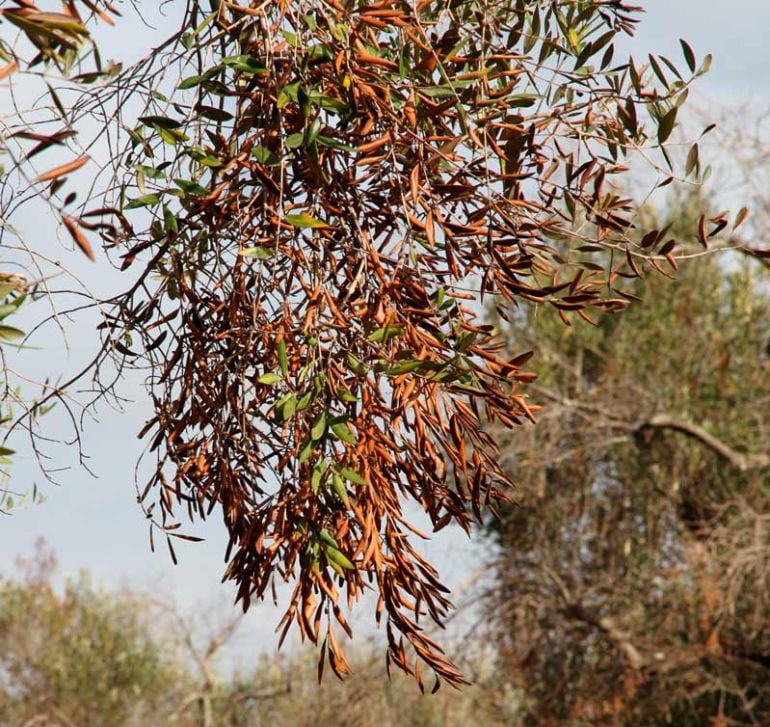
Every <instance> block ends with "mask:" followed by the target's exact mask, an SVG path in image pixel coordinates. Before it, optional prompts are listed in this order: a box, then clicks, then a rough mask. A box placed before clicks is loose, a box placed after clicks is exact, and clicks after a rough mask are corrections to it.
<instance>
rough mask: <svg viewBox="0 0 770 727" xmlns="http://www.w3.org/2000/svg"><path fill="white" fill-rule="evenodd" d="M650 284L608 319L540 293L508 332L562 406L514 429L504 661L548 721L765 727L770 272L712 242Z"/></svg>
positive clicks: (546, 400)
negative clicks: (569, 310) (539, 301)
mask: <svg viewBox="0 0 770 727" xmlns="http://www.w3.org/2000/svg"><path fill="white" fill-rule="evenodd" d="M699 212H700V209H699V208H698V206H697V200H693V199H688V198H685V199H675V200H674V201H673V203H672V205H671V213H670V214H671V215H672V219H674V220H676V225H675V226H678V225H681V224H683V220H686V219H695V218H697V216H698V213H699ZM635 292H636V294H638V295H639V296H640V298H641V299H642V301H641V302H639V303H637V304H634V305H633V306H632V307H631V309H630V310H628V311H627V312H626V313H625V314H624V315H623V316H604V315H602V316H599V317H598V318H597V321H596V323H597V325H596V326H595V327H592V326H589V325H587V324H585V323H584V322H582V321H579V322H576V323H575V324H574V325H572V326H571V327H565V326H563V325H562V323H561V322H560V321H558V320H554V318H553V317H552V316H548V315H547V314H546V311H538V310H532V309H530V310H522V311H521V312H520V313H519V314H518V315H517V316H515V317H514V318H513V319H512V322H511V324H510V325H509V326H508V327H507V328H506V334H507V335H508V336H509V338H510V340H511V341H512V342H515V343H514V344H513V345H514V346H515V348H516V350H519V349H520V347H521V346H522V345H523V344H524V343H525V342H526V343H527V344H528V345H530V346H532V347H533V349H534V350H535V352H536V354H537V355H536V357H535V358H534V359H533V360H534V361H535V362H536V364H535V366H534V368H536V370H537V372H538V373H539V375H540V376H539V379H538V381H537V384H536V385H533V387H532V388H533V391H534V392H535V394H536V395H537V399H538V401H539V403H541V404H542V407H543V408H542V409H541V411H540V412H539V414H538V423H537V426H534V427H530V428H528V430H526V431H524V430H519V431H517V432H516V433H514V434H513V435H511V436H510V437H509V438H507V439H506V440H505V444H504V445H502V446H503V451H504V452H505V455H504V456H505V458H506V465H507V467H509V468H510V469H511V471H512V472H515V476H516V478H517V482H518V483H519V485H518V489H517V498H516V499H517V501H518V505H517V506H515V507H513V508H511V509H509V510H507V511H506V515H505V516H504V518H503V520H502V521H501V522H500V523H496V522H495V523H491V524H490V530H491V531H492V532H494V534H495V537H496V540H497V542H498V544H499V546H500V549H499V561H498V563H497V566H496V571H495V572H496V583H495V586H494V587H493V588H492V589H491V591H490V593H489V600H488V605H489V616H490V618H491V619H492V620H493V622H494V623H495V625H496V628H497V629H498V631H497V632H496V633H498V634H499V638H500V639H501V642H502V651H501V659H502V664H503V666H501V669H503V670H504V671H507V672H508V673H510V675H511V677H512V678H513V679H514V681H515V683H517V684H519V685H521V686H523V687H524V688H525V690H526V693H527V696H528V698H529V699H531V702H530V708H529V711H528V713H529V717H528V719H529V721H530V722H531V723H533V724H554V725H556V724H559V725H563V724H571V725H581V724H586V725H588V724H591V725H595V724H629V725H630V724H633V725H638V724H650V725H652V724H676V725H689V724H691V725H702V724H706V723H708V722H709V720H711V719H713V720H715V721H714V724H764V723H766V722H767V721H768V720H770V689H768V684H770V680H769V679H768V676H770V671H769V670H770V658H769V657H770V641H768V630H767V624H768V622H769V619H770V601H769V600H768V593H770V569H769V568H768V559H767V555H768V552H770V528H768V524H770V511H769V510H768V487H769V486H770V480H768V473H769V472H770V470H768V465H770V456H769V454H770V453H768V450H767V443H768V431H769V428H770V421H769V420H768V416H767V411H768V408H767V401H768V396H770V390H769V389H768V367H770V359H769V358H768V340H770V299H768V297H767V281H766V276H765V275H764V273H763V272H761V270H760V269H758V267H757V266H756V265H751V264H748V263H747V262H746V260H745V259H739V258H729V259H727V260H725V259H721V258H713V257H705V258H701V259H698V260H692V261H688V262H687V263H686V264H684V265H683V266H682V268H681V269H680V271H679V273H678V274H677V277H676V280H671V281H669V280H666V279H664V278H662V277H660V276H658V277H655V276H652V277H648V278H647V279H645V280H644V281H638V282H637V283H636V288H635Z"/></svg>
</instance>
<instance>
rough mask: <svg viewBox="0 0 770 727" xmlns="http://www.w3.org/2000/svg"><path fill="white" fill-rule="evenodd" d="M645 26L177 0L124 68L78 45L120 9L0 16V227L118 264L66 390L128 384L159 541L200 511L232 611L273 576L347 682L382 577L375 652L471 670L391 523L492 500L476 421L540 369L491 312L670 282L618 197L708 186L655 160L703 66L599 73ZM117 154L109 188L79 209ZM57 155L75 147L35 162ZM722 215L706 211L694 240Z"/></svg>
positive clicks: (529, 0) (52, 394) (434, 589)
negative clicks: (170, 17) (442, 633)
mask: <svg viewBox="0 0 770 727" xmlns="http://www.w3.org/2000/svg"><path fill="white" fill-rule="evenodd" d="M638 13H639V9H638V8H635V7H633V6H631V5H629V4H627V3H625V2H621V1H620V0H585V1H580V2H575V1H572V0H548V1H546V0H451V1H450V2H446V1H443V0H442V1H435V0H422V1H420V2H416V3H408V2H402V1H401V0H382V1H381V2H378V3H374V4H361V5H359V4H356V3H355V2H350V1H349V0H312V1H311V0H280V1H279V2H271V3H264V2H227V3H224V2H212V3H211V7H210V8H209V7H206V8H204V7H203V6H202V4H201V3H199V2H196V1H193V0H191V1H190V2H188V3H186V4H185V12H184V17H183V19H182V22H181V23H180V24H179V26H178V28H174V29H173V32H172V33H170V34H169V36H168V39H167V40H166V41H165V42H164V43H163V44H162V45H161V46H160V47H159V48H156V49H153V51H152V52H151V53H149V54H148V55H147V56H146V57H145V58H144V59H142V60H141V61H139V62H137V63H135V64H132V65H130V66H126V67H122V66H121V64H120V63H119V62H105V61H104V60H102V57H101V55H100V53H99V50H98V48H97V46H96V44H95V43H94V42H93V40H92V35H91V32H92V28H93V27H94V25H95V24H96V23H112V22H115V21H116V20H117V19H118V13H117V11H116V9H115V8H114V7H113V6H112V5H111V4H109V3H106V2H97V0H93V1H91V0H89V1H86V0H80V1H79V2H78V1H76V0H68V1H67V2H63V3H62V12H49V11H48V10H44V9H41V8H39V7H38V6H37V5H36V4H35V3H33V2H30V1H28V0H15V1H14V2H13V3H12V4H11V5H10V6H8V7H4V8H3V9H2V10H0V21H2V25H0V33H1V35H0V52H1V53H2V55H3V58H4V60H5V62H6V65H5V66H4V67H2V69H0V76H2V77H3V78H4V79H5V82H6V84H8V85H7V86H6V89H4V90H3V93H7V92H12V91H13V89H14V88H16V87H17V86H18V85H20V84H24V83H26V82H28V80H29V79H30V78H33V77H34V78H39V75H38V74H42V75H43V77H44V80H45V81H46V83H47V86H46V88H45V93H46V94H47V98H48V100H49V101H50V105H49V106H45V107H43V110H42V111H41V112H40V115H39V116H37V117H31V116H29V115H28V114H25V113H22V112H18V113H12V114H10V115H9V116H7V117H6V118H4V119H3V120H2V127H0V140H1V141H2V144H3V145H4V149H5V152H6V154H7V156H8V159H9V163H8V164H7V165H6V169H5V172H4V177H3V181H4V196H3V199H2V202H1V203H0V205H1V206H0V214H1V215H2V218H3V220H4V221H6V222H5V223H4V226H3V235H4V236H6V237H7V236H8V235H9V234H11V233H10V232H9V228H8V226H7V221H8V220H9V219H10V217H11V214H12V213H15V212H16V211H17V209H18V205H19V204H23V203H24V202H25V201H26V200H27V199H28V198H30V197H33V198H37V199H40V198H42V199H45V200H46V201H47V202H48V203H49V205H50V208H51V210H52V211H53V212H54V214H55V215H56V217H57V219H58V220H59V221H60V222H61V224H62V226H63V229H65V230H66V232H67V234H68V235H69V236H70V237H71V239H72V240H73V241H74V243H75V245H76V246H77V247H78V248H80V250H81V251H82V252H83V253H84V254H85V255H87V256H88V257H89V258H92V259H94V260H96V261H97V263H98V264H100V265H104V264H107V263H106V261H105V260H104V257H105V256H106V257H107V258H108V259H109V260H111V261H112V262H113V263H114V264H115V265H116V266H117V267H118V268H119V269H120V270H122V271H124V272H125V276H126V281H127V282H126V285H125V286H124V288H123V289H122V290H121V292H119V293H116V295H114V296H112V297H111V298H110V299H109V300H104V301H99V305H100V307H101V308H100V309H101V310H103V311H105V312H104V315H103V321H102V324H101V326H100V329H101V332H102V347H101V350H100V352H99V354H98V355H97V356H96V358H95V359H94V361H93V362H92V363H91V364H90V365H89V367H88V368H87V370H86V371H84V372H83V374H82V375H83V376H93V377H94V379H95V381H96V384H97V388H100V389H101V391H102V393H104V394H106V393H108V392H109V390H111V388H112V386H113V382H108V383H106V384H105V383H104V382H103V379H102V378H100V377H99V372H100V371H101V370H102V368H103V367H104V366H105V365H106V362H107V361H108V360H113V361H116V362H117V365H118V368H119V369H120V368H121V367H125V366H131V367H135V368H138V369H140V370H143V371H145V372H146V382H147V390H148V395H149V396H150V397H151V398H152V401H153V403H154V408H155V415H154V416H153V418H152V419H151V420H150V421H148V422H147V424H146V426H145V427H144V429H143V430H142V433H141V434H142V436H144V437H146V438H147V441H148V449H149V453H150V456H151V457H153V458H154V467H153V469H154V473H153V474H152V475H151V476H150V478H149V481H148V482H147V483H146V486H144V487H142V488H141V495H140V500H141V502H142V505H143V507H144V508H145V509H146V512H147V515H148V517H149V518H150V520H151V525H152V529H151V535H152V534H153V533H156V534H157V533H160V534H162V535H163V536H164V537H165V538H166V539H167V541H168V543H169V547H170V548H172V555H173V547H172V540H173V538H179V537H190V536H187V535H185V534H184V533H181V532H179V531H178V530H177V529H178V528H179V527H180V526H181V521H180V520H179V519H178V512H179V511H180V510H181V513H182V515H184V516H186V518H187V519H189V520H193V519H195V518H205V517H208V516H209V515H210V514H211V513H212V512H213V511H215V510H218V511H219V512H220V514H221V516H222V517H223V520H224V525H225V527H226V528H227V531H228V534H229V538H230V546H229V547H228V550H227V559H228V566H227V571H226V574H225V575H226V577H227V578H229V579H231V580H233V581H235V583H236V584H237V586H238V595H239V599H240V601H241V603H242V604H243V607H244V608H248V605H249V603H250V601H252V600H253V599H261V598H264V597H265V596H268V595H270V594H271V593H272V589H273V586H274V583H275V581H276V580H287V581H292V582H294V583H295V590H294V592H293V595H292V596H291V598H290V601H289V603H288V605H287V610H286V615H285V618H284V625H285V630H284V633H285V632H286V630H288V629H289V627H291V626H292V624H296V625H297V626H298V627H299V629H300V631H301V633H302V634H303V636H304V637H306V638H308V639H310V640H311V641H312V642H314V643H317V644H319V645H320V647H321V665H323V664H324V662H325V660H327V658H328V662H329V664H330V666H331V668H332V669H333V670H334V671H335V673H337V674H338V675H340V676H344V675H345V674H347V673H348V671H349V667H348V664H347V662H346V660H345V657H344V654H343V651H342V649H341V648H340V644H339V639H338V636H336V635H335V626H334V624H335V623H336V624H337V625H338V626H339V627H340V628H341V629H342V630H344V631H348V632H349V631H350V629H349V626H348V623H347V620H346V616H345V613H346V611H347V610H349V608H351V607H352V606H353V604H354V603H355V602H356V601H358V599H359V598H360V597H361V595H362V594H363V593H364V591H365V590H367V589H369V588H373V589H374V590H375V592H376V593H377V595H378V603H377V607H376V617H377V620H378V622H379V621H381V620H384V621H385V623H386V630H387V634H388V641H389V651H388V663H389V665H390V664H395V665H396V666H397V667H399V668H401V669H404V670H406V671H409V672H413V673H415V674H416V676H417V678H418V681H419V680H420V671H419V670H420V664H422V665H423V666H424V667H428V668H429V669H430V670H432V671H433V672H434V673H435V674H436V675H437V681H436V684H437V685H438V683H439V681H438V678H443V679H444V680H446V681H447V682H449V683H451V684H454V685H457V684H459V683H461V682H462V676H461V674H460V673H459V671H458V670H457V669H456V668H455V667H454V666H453V665H452V663H451V662H450V660H448V659H447V658H446V657H445V656H444V655H443V653H442V650H441V647H440V646H439V645H438V644H437V643H436V642H435V641H434V640H433V639H432V638H431V637H430V636H428V634H427V633H426V631H425V629H424V628H423V626H422V624H421V623H420V620H421V619H422V618H425V617H427V618H429V619H431V620H433V621H435V622H438V623H442V622H443V620H444V619H445V617H446V614H447V613H448V610H449V608H450V606H451V604H450V602H449V600H448V598H447V593H446V588H445V587H444V586H443V585H442V583H441V581H440V578H439V574H438V573H437V572H436V570H435V569H434V568H433V567H432V566H431V565H430V564H429V563H428V562H426V561H425V560H424V559H423V558H422V557H421V555H420V554H419V552H418V550H417V548H416V547H415V546H414V544H413V539H414V537H415V536H417V537H421V536H422V534H421V533H420V532H419V531H417V530H416V528H415V526H414V524H413V523H412V522H410V519H409V517H407V515H405V510H404V508H405V504H406V503H407V502H412V503H416V504H417V505H418V506H419V507H420V508H421V509H422V510H424V512H425V513H426V514H427V516H428V518H429V521H430V524H431V527H432V528H433V529H434V530H438V529H440V528H443V527H445V526H446V525H448V524H450V523H457V524H459V525H460V526H461V527H463V528H464V529H466V530H468V531H470V530H471V528H472V526H473V524H474V522H476V523H479V522H481V521H482V520H483V511H484V510H485V509H486V508H488V507H492V508H494V507H495V505H496V503H498V502H499V501H500V500H501V499H502V498H504V497H505V496H506V491H507V490H508V488H509V486H510V479H509V477H510V475H509V473H508V472H507V471H506V470H504V469H503V467H501V465H500V461H499V457H498V452H497V449H496V445H495V443H494V441H493V439H492V437H491V436H490V434H489V431H488V428H489V426H491V425H497V424H499V425H502V426H504V427H506V428H515V427H517V426H519V425H520V424H522V423H523V422H525V421H526V420H528V419H532V418H533V414H534V412H533V409H532V407H531V406H530V404H529V403H528V399H527V391H528V388H527V387H528V385H529V384H530V382H531V381H532V379H533V377H534V375H533V374H532V373H531V372H529V371H528V370H527V368H526V366H527V361H528V360H529V357H530V353H529V352H528V351H527V350H526V349H523V350H520V351H519V350H514V351H512V352H507V351H506V350H505V343H504V341H503V340H502V339H501V338H500V336H499V331H498V330H497V329H496V328H495V327H494V326H493V325H491V324H488V323H485V322H484V320H483V319H482V308H483V306H484V305H491V306H493V307H495V308H496V309H497V311H498V313H499V315H500V316H502V317H503V318H506V317H510V311H511V310H515V309H517V308H519V307H524V308H526V306H528V305H530V304H544V305H547V306H550V307H552V308H554V309H555V310H556V311H558V314H559V315H560V316H561V318H562V319H563V320H564V321H565V322H566V321H569V320H570V319H571V318H573V317H583V318H590V317H591V315H592V313H591V312H592V311H613V312H618V311H620V310H622V309H623V308H625V307H626V306H627V304H628V302H629V301H630V300H633V299H634V295H635V294H634V292H633V284H632V283H630V282H629V281H630V280H633V279H634V278H635V277H637V276H639V275H640V274H641V273H642V271H643V270H645V269H647V268H649V267H655V268H658V269H662V268H661V266H662V265H665V266H673V267H676V266H677V261H676V257H675V255H676V244H677V243H676V240H675V239H674V238H673V237H672V236H671V233H670V229H669V228H667V227H665V226H663V227H650V228H649V229H645V230H643V234H641V235H640V234H637V233H636V231H635V229H634V228H635V226H636V224H637V223H636V220H635V216H634V205H633V204H632V202H631V201H630V199H629V198H628V196H627V195H626V194H624V192H623V180H624V179H625V177H626V176H627V174H628V171H629V166H628V165H629V164H630V162H631V160H633V159H637V158H641V159H643V160H646V162H648V163H649V164H650V165H651V167H652V169H653V171H654V173H655V181H654V182H653V184H654V185H655V186H663V185H666V184H668V183H670V182H671V181H672V180H673V179H674V178H677V177H679V178H684V177H689V178H691V179H692V180H696V179H698V178H699V176H700V174H701V171H702V170H701V164H700V158H699V149H698V145H697V144H695V145H692V146H691V147H690V148H689V151H688V153H687V154H686V155H684V158H683V159H682V163H681V165H680V164H679V163H678V162H677V157H675V156H672V154H671V153H670V152H669V151H668V150H667V146H668V145H669V144H670V141H671V138H672V137H671V135H672V132H673V130H674V128H675V126H676V124H677V117H678V113H679V109H680V107H681V105H682V104H683V103H684V101H685V100H686V97H687V94H688V88H689V85H690V83H691V81H692V79H693V78H694V77H696V76H697V75H699V74H700V73H702V72H704V71H705V70H706V69H707V67H708V64H709V59H708V57H707V58H705V59H703V60H698V59H697V58H696V56H695V53H694V51H693V50H692V48H691V47H690V46H689V45H688V44H687V43H686V42H684V41H683V42H682V46H681V50H682V61H677V62H673V61H672V60H670V59H668V58H664V57H655V56H650V57H649V59H648V60H647V61H645V62H644V63H641V64H640V63H637V62H635V61H634V60H633V59H619V58H616V57H615V41H616V39H617V37H618V36H620V35H623V34H631V33H632V32H633V29H634V26H635V24H636V22H637V21H638ZM14 33H16V35H14ZM14 38H15V40H14ZM115 60H116V61H120V59H115ZM134 111H136V113H135V114H134ZM93 121H96V122H97V123H98V125H99V130H98V132H96V134H95V136H94V139H93V141H92V142H89V141H86V140H84V139H83V138H81V136H78V133H77V132H78V130H79V129H83V128H86V127H88V123H89V122H93ZM84 133H85V132H84ZM106 140H107V141H108V143H109V146H108V149H109V163H108V166H107V167H106V170H107V171H106V172H105V171H103V172H102V173H101V174H99V175H96V177H95V181H94V182H93V183H92V185H91V187H90V190H89V193H88V194H87V195H85V198H82V195H81V197H78V195H77V194H76V192H70V191H69V190H70V188H71V186H72V185H73V183H74V182H75V180H77V179H83V176H82V175H84V174H85V173H87V170H88V169H89V159H90V155H91V154H92V155H94V156H95V155H96V154H97V149H98V145H99V144H105V141H106ZM91 144H94V145H95V146H91ZM53 148H56V149H58V150H59V152H62V151H63V150H68V151H69V153H70V156H69V157H68V158H66V159H65V160H64V162H63V163H57V164H56V165H55V166H52V167H50V168H45V169H44V171H42V172H38V171H37V170H33V167H34V165H37V164H38V163H42V162H41V160H43V159H45V158H46V155H47V154H49V153H50V151H51V149H53ZM89 149H91V151H89ZM70 178H71V179H72V182H70V181H69V180H70ZM78 192H80V190H78ZM740 217H741V218H742V217H743V215H740ZM740 221H741V220H740V219H738V220H736V222H740ZM728 224H729V221H728V218H727V215H726V214H722V215H717V216H716V217H714V218H712V219H711V220H708V219H707V218H706V217H705V216H704V217H702V218H701V220H700V224H699V226H698V231H697V236H698V239H699V242H700V244H702V245H703V246H705V247H707V246H708V244H709V239H710V238H711V237H712V236H713V235H715V234H716V233H718V232H719V231H720V230H722V229H723V228H724V227H725V226H726V225H728ZM632 233H633V234H632ZM97 243H101V244H100V245H99V244H97ZM21 290H22V288H21V287H18V286H17V287H16V288H13V289H8V290H6V291H5V295H6V296H7V297H8V296H9V297H8V301H9V303H8V304H9V305H14V304H16V303H17V302H18V300H19V298H20V297H21V294H22V293H21ZM2 330H3V329H0V336H2V335H3V334H2ZM6 338H8V337H7V336H6ZM61 391H62V388H61V387H57V388H56V389H55V390H53V391H49V392H47V393H45V394H44V396H43V397H42V400H41V401H39V402H37V403H36V405H35V406H34V407H32V409H31V411H32V412H36V411H38V407H40V406H43V405H46V404H48V403H50V401H51V400H54V399H61V396H62V394H61ZM345 601H347V605H345ZM408 649H411V650H412V653H410V652H409V651H408Z"/></svg>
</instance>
